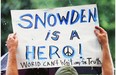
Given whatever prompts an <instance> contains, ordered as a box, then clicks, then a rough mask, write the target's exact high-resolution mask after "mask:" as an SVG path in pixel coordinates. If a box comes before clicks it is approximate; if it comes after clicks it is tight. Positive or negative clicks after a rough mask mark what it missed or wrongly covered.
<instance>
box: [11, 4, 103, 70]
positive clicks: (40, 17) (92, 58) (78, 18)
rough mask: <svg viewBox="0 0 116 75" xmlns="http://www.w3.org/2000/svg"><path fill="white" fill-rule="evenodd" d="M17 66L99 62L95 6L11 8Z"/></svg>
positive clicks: (77, 64)
mask: <svg viewBox="0 0 116 75" xmlns="http://www.w3.org/2000/svg"><path fill="white" fill-rule="evenodd" d="M11 15H12V25H13V32H16V33H17V36H18V41H19V43H18V49H17V64H18V69H25V68H51V67H60V66H64V65H67V64H68V65H72V66H77V67H78V66H82V67H87V66H101V48H100V45H99V43H98V40H97V37H96V36H95V34H94V29H95V26H96V25H97V26H99V20H98V12H97V6H96V5H95V4H92V5H82V6H72V7H61V8H54V9H37V10H12V11H11Z"/></svg>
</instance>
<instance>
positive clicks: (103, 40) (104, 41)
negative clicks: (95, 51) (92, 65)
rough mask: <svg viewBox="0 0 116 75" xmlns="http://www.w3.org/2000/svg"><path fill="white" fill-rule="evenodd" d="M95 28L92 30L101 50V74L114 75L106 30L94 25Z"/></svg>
mask: <svg viewBox="0 0 116 75" xmlns="http://www.w3.org/2000/svg"><path fill="white" fill-rule="evenodd" d="M95 28H96V29H95V31H94V32H95V34H96V36H97V38H98V41H99V43H100V44H101V47H102V52H103V56H102V75H114V70H113V62H112V58H111V53H110V49H109V43H108V35H107V32H106V31H105V30H104V29H103V28H101V27H98V26H96V27H95Z"/></svg>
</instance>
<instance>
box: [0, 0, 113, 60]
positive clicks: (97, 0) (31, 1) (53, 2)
mask: <svg viewBox="0 0 116 75" xmlns="http://www.w3.org/2000/svg"><path fill="white" fill-rule="evenodd" d="M87 4H97V6H98V13H99V23H100V26H101V27H103V28H104V29H105V30H106V31H107V32H108V35H109V44H110V49H111V54H112V58H113V62H115V0H1V46H2V47H1V50H2V51H1V52H2V55H3V54H4V53H6V52H7V48H6V47H5V41H6V39H7V36H8V34H9V33H12V24H11V14H10V10H14V9H17V10H20V9H43V8H55V7H65V6H77V5H87Z"/></svg>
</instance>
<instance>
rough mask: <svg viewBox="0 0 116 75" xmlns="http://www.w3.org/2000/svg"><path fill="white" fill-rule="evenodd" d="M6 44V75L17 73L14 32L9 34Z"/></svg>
mask: <svg viewBox="0 0 116 75" xmlns="http://www.w3.org/2000/svg"><path fill="white" fill-rule="evenodd" d="M6 45H7V48H8V61H7V68H6V75H18V70H17V61H16V49H17V46H18V40H17V36H16V34H9V36H8V38H7V41H6Z"/></svg>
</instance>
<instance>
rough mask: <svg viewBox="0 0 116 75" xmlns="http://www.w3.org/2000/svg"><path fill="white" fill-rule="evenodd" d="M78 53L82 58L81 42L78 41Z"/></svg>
mask: <svg viewBox="0 0 116 75" xmlns="http://www.w3.org/2000/svg"><path fill="white" fill-rule="evenodd" d="M79 54H80V58H82V46H81V43H79Z"/></svg>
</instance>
